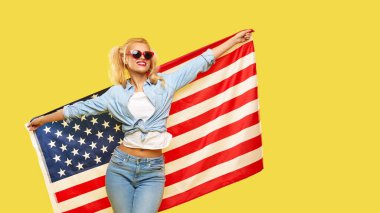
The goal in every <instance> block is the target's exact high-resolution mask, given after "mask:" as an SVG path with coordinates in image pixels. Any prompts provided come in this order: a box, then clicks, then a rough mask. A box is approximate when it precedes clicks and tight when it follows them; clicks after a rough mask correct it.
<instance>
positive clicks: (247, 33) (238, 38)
mask: <svg viewBox="0 0 380 213" xmlns="http://www.w3.org/2000/svg"><path fill="white" fill-rule="evenodd" d="M252 32H253V30H251V29H249V30H243V31H240V32H238V33H236V34H235V35H234V36H233V37H231V38H230V39H228V40H227V41H225V42H224V43H222V44H220V45H219V46H217V47H214V48H213V49H212V52H213V53H214V56H215V58H218V57H219V56H221V55H223V53H224V52H226V51H227V50H229V49H230V48H231V47H233V46H234V45H235V44H238V43H241V42H245V41H247V40H249V39H250V38H251V34H252Z"/></svg>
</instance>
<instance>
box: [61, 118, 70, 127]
mask: <svg viewBox="0 0 380 213" xmlns="http://www.w3.org/2000/svg"><path fill="white" fill-rule="evenodd" d="M61 124H62V125H63V127H67V126H68V125H69V124H67V122H66V120H63V121H62V123H61Z"/></svg>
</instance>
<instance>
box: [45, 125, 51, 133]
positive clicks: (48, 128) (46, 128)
mask: <svg viewBox="0 0 380 213" xmlns="http://www.w3.org/2000/svg"><path fill="white" fill-rule="evenodd" d="M44 131H45V134H47V133H48V132H50V127H47V126H45V129H44Z"/></svg>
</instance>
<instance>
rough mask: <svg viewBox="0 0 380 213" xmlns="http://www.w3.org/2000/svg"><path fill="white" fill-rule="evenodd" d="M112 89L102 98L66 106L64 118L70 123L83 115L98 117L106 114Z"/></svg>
mask: <svg viewBox="0 0 380 213" xmlns="http://www.w3.org/2000/svg"><path fill="white" fill-rule="evenodd" d="M112 88H113V87H110V88H109V89H108V90H107V91H106V92H105V93H103V94H102V95H101V96H98V97H95V98H92V99H89V100H85V101H78V102H75V103H73V104H71V105H66V106H64V107H63V117H64V118H65V120H66V121H67V122H68V123H70V122H71V121H72V119H73V118H80V117H81V116H82V115H97V114H101V113H104V112H106V111H107V110H108V104H109V101H110V100H111V97H112V95H111V92H112V91H111V89H112Z"/></svg>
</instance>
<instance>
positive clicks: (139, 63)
mask: <svg viewBox="0 0 380 213" xmlns="http://www.w3.org/2000/svg"><path fill="white" fill-rule="evenodd" d="M136 64H137V65H139V66H142V67H145V66H146V62H145V61H138V62H136Z"/></svg>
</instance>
